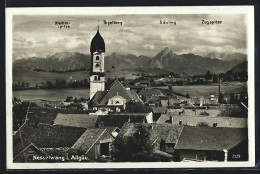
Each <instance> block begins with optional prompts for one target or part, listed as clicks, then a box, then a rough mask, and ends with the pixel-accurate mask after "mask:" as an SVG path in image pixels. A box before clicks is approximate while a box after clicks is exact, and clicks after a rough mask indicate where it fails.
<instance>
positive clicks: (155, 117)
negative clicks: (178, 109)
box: [153, 107, 167, 122]
mask: <svg viewBox="0 0 260 174" xmlns="http://www.w3.org/2000/svg"><path fill="white" fill-rule="evenodd" d="M166 111H167V109H166V108H164V107H154V108H153V121H154V122H157V120H158V119H159V118H160V117H161V115H162V114H165V113H166Z"/></svg>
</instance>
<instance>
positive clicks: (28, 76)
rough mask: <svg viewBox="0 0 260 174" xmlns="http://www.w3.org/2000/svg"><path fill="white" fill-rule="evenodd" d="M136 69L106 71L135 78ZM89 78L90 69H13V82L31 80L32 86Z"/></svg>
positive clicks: (110, 76) (118, 75) (112, 76)
mask: <svg viewBox="0 0 260 174" xmlns="http://www.w3.org/2000/svg"><path fill="white" fill-rule="evenodd" d="M136 73H138V72H136V71H134V70H133V71H118V70H113V71H111V72H110V73H106V78H115V76H117V77H125V78H126V79H134V78H136V77H137V76H135V75H132V74H136ZM70 78H72V80H83V79H88V80H89V72H88V71H77V72H66V73H55V72H36V71H33V70H32V69H28V68H24V67H17V68H15V69H14V70H13V83H18V82H29V83H30V86H31V87H33V86H35V84H40V83H41V82H44V83H46V81H52V82H55V81H56V80H65V81H69V80H70Z"/></svg>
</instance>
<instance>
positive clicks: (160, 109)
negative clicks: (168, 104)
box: [153, 107, 166, 114]
mask: <svg viewBox="0 0 260 174" xmlns="http://www.w3.org/2000/svg"><path fill="white" fill-rule="evenodd" d="M153 113H155V114H157V113H159V114H165V113H166V108H165V107H154V108H153Z"/></svg>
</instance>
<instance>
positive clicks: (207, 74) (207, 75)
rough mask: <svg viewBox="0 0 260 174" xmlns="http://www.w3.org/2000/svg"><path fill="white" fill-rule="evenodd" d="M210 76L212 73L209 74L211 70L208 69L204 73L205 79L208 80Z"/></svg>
mask: <svg viewBox="0 0 260 174" xmlns="http://www.w3.org/2000/svg"><path fill="white" fill-rule="evenodd" d="M211 77H212V74H211V72H210V71H209V70H208V71H207V73H206V76H205V78H206V80H210V79H211Z"/></svg>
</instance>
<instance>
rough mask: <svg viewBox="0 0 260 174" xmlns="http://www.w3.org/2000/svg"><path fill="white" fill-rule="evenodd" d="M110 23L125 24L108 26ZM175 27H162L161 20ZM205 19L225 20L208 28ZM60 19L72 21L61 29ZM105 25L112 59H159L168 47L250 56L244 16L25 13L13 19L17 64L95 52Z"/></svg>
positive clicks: (107, 53) (177, 49) (180, 50)
mask: <svg viewBox="0 0 260 174" xmlns="http://www.w3.org/2000/svg"><path fill="white" fill-rule="evenodd" d="M104 20H106V21H107V22H108V21H110V22H111V21H116V22H122V25H120V24H112V25H107V24H104ZM161 20H164V21H173V22H176V25H174V24H160V21H161ZM202 20H205V21H206V20H210V21H215V20H218V21H222V23H221V24H213V25H205V24H202ZM55 21H68V22H70V28H61V29H59V28H58V27H57V25H55ZM97 25H99V26H100V34H101V35H102V37H103V38H104V40H105V44H106V55H110V54H111V53H113V52H116V53H118V54H134V55H136V56H140V55H144V56H149V57H154V56H155V55H156V54H157V53H158V52H160V51H161V50H162V49H164V48H165V47H168V48H169V49H171V50H172V51H173V52H175V53H176V54H186V53H193V54H196V55H201V56H205V55H207V54H209V53H212V52H213V53H225V54H226V53H227V54H232V53H244V54H246V53H247V25H246V16H245V15H238V14H234V15H232V14H228V15H227V14H225V15H223V14H220V15H207V14H205V15H203V14H195V15H194V14H192V15H189V14H177V15H103V16H97V15H88V16H79V15H70V16H65V15H61V16H58V15H54V16H53V15H19V16H13V34H12V35H13V60H18V59H21V58H30V57H34V56H35V57H44V58H45V57H47V56H48V55H52V54H54V53H57V52H64V51H66V52H79V53H83V54H90V43H91V39H92V38H93V37H94V35H95V34H96V31H97Z"/></svg>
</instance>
